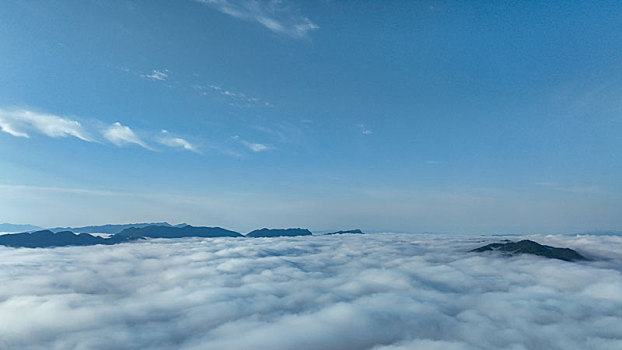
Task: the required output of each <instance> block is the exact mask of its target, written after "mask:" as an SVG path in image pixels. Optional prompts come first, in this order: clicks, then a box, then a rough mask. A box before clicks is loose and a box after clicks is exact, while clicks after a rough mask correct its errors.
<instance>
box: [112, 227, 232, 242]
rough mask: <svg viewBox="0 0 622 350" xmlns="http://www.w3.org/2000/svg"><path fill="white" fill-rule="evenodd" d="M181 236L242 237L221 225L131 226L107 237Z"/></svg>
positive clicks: (123, 239)
mask: <svg viewBox="0 0 622 350" xmlns="http://www.w3.org/2000/svg"><path fill="white" fill-rule="evenodd" d="M183 237H243V236H242V235H241V234H240V233H238V232H235V231H230V230H227V229H224V228H221V227H195V226H190V225H186V226H183V227H175V226H157V225H151V226H146V227H140V228H137V227H131V228H128V229H125V230H123V231H121V232H119V233H117V234H116V235H114V236H112V237H110V238H109V240H110V241H111V242H115V243H118V242H126V241H133V240H137V239H143V238H183Z"/></svg>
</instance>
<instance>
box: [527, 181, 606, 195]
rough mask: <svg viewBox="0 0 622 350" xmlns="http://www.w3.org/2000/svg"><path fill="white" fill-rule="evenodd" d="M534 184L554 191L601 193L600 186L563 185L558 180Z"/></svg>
mask: <svg viewBox="0 0 622 350" xmlns="http://www.w3.org/2000/svg"><path fill="white" fill-rule="evenodd" d="M536 185H538V186H541V187H545V188H549V189H551V190H555V191H562V192H572V193H584V194H600V193H603V190H602V188H600V187H599V186H595V185H570V186H568V185H563V184H560V183H558V182H536Z"/></svg>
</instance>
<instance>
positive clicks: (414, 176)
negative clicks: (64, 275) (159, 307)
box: [0, 0, 622, 233]
mask: <svg viewBox="0 0 622 350" xmlns="http://www.w3.org/2000/svg"><path fill="white" fill-rule="evenodd" d="M0 23H2V25H0V222H12V223H30V224H35V225H39V226H67V225H73V226H77V225H87V224H104V223H122V222H141V221H169V222H171V223H178V222H187V223H190V224H193V225H208V226H223V227H227V228H230V229H233V230H238V231H241V232H245V231H250V230H252V229H254V228H258V227H290V226H291V227H299V226H300V227H307V228H309V229H311V230H332V229H347V228H362V229H365V230H369V231H399V232H424V231H429V232H455V233H560V232H580V231H585V230H620V229H622V215H620V213H622V156H621V149H622V65H621V64H620V62H622V50H620V47H622V36H621V35H620V33H622V4H620V3H619V2H615V1H614V2H607V1H602V2H589V1H573V2H564V3H554V2H531V1H520V2H519V1H506V2H478V1H471V2H461V1H454V2H450V1H447V2H445V1H443V2H440V1H395V2H377V1H357V2H353V1H348V2H339V1H315V2H310V1H305V2H297V1H296V2H295V1H251V0H243V1H238V0H199V1H194V0H180V1H175V2H171V1H138V0H137V1H103V0H91V1H84V0H80V1H78V0H65V1H34V0H26V1H17V0H5V1H2V2H1V3H0Z"/></svg>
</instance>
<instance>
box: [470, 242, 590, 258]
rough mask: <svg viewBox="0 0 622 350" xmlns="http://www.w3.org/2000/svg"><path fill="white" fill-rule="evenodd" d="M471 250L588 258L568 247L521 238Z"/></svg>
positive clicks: (548, 256) (549, 256)
mask: <svg viewBox="0 0 622 350" xmlns="http://www.w3.org/2000/svg"><path fill="white" fill-rule="evenodd" d="M471 251H472V252H486V251H501V252H504V253H508V254H512V255H514V254H533V255H539V256H544V257H547V258H551V259H560V260H564V261H577V260H588V259H587V258H586V257H584V256H583V255H581V254H579V253H577V252H576V251H574V250H572V249H570V248H556V247H551V246H548V245H542V244H539V243H536V242H534V241H530V240H522V241H519V242H506V243H492V244H488V245H485V246H483V247H480V248H477V249H473V250H471Z"/></svg>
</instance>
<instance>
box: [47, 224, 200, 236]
mask: <svg viewBox="0 0 622 350" xmlns="http://www.w3.org/2000/svg"><path fill="white" fill-rule="evenodd" d="M187 225H188V224H179V225H171V224H169V223H168V222H150V223H148V222H143V223H137V224H119V225H114V224H113V225H110V224H109V225H99V226H82V227H54V228H50V229H48V230H50V231H52V232H61V231H72V232H76V233H108V234H115V233H119V232H121V231H123V230H125V229H128V228H143V227H147V226H168V227H184V226H187Z"/></svg>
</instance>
